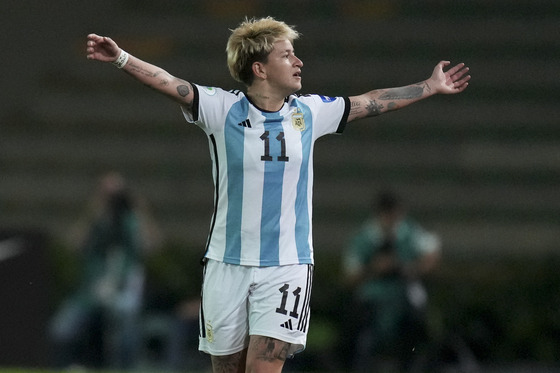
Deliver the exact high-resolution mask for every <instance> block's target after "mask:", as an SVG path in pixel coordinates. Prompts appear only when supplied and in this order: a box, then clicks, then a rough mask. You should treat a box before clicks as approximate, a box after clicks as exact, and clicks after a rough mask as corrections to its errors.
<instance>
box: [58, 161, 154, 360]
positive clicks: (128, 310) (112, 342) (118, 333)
mask: <svg viewBox="0 0 560 373" xmlns="http://www.w3.org/2000/svg"><path fill="white" fill-rule="evenodd" d="M136 202H137V201H136V200H135V199H134V198H133V197H132V194H131V193H130V191H129V190H128V189H127V187H126V185H125V181H124V179H123V178H122V176H121V175H120V174H118V173H114V172H111V173H108V174H106V175H104V176H103V177H102V178H101V181H100V183H99V187H98V190H97V194H96V196H95V198H94V201H93V203H94V204H93V209H92V212H93V214H92V216H90V217H89V218H88V221H87V222H85V223H86V224H87V226H86V227H85V229H82V231H83V232H84V233H85V235H84V234H82V235H83V237H82V238H80V239H79V242H80V243H79V244H77V245H76V246H77V247H78V249H79V253H78V255H79V258H80V279H79V284H78V287H77V289H76V291H75V292H74V293H73V294H71V295H70V296H69V297H68V298H67V299H66V300H65V301H64V302H63V304H62V305H61V307H60V309H59V310H58V312H57V313H56V315H55V317H54V319H53V321H52V323H51V326H50V336H51V338H52V341H53V345H54V348H55V350H56V351H55V360H56V361H55V363H56V365H57V366H58V367H61V368H63V367H68V366H71V365H78V366H88V367H95V368H102V367H106V366H114V367H118V368H131V367H133V365H134V363H135V360H136V358H137V349H138V346H139V345H138V343H139V337H140V336H139V334H138V330H139V327H138V326H139V325H138V321H139V316H140V311H141V307H142V304H143V289H144V268H143V264H142V258H141V257H142V249H143V244H144V243H145V241H144V240H143V237H142V236H143V233H142V232H141V217H140V214H139V212H138V210H137V205H136Z"/></svg>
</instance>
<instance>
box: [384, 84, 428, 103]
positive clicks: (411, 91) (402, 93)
mask: <svg viewBox="0 0 560 373" xmlns="http://www.w3.org/2000/svg"><path fill="white" fill-rule="evenodd" d="M423 93H424V87H422V86H419V85H413V86H408V87H401V88H391V89H388V90H387V91H385V93H383V94H382V95H381V96H379V99H380V100H410V99H414V98H419V97H422V94H423Z"/></svg>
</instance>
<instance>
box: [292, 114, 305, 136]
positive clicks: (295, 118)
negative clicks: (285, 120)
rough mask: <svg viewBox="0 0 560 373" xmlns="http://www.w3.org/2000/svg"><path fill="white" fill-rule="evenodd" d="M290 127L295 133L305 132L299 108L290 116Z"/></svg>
mask: <svg viewBox="0 0 560 373" xmlns="http://www.w3.org/2000/svg"><path fill="white" fill-rule="evenodd" d="M292 127H294V129H295V130H296V131H300V132H303V131H304V130H305V120H304V119H303V112H302V111H301V109H300V108H296V110H295V111H294V113H293V114H292Z"/></svg>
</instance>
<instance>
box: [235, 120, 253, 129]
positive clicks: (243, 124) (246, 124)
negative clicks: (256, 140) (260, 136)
mask: <svg viewBox="0 0 560 373" xmlns="http://www.w3.org/2000/svg"><path fill="white" fill-rule="evenodd" d="M237 125H238V126H241V127H246V128H251V122H250V121H249V119H245V120H244V121H243V122H239V123H237Z"/></svg>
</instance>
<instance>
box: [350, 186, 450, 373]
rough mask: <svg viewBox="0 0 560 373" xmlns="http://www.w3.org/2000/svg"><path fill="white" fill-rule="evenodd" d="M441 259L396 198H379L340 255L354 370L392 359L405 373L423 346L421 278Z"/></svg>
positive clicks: (433, 239)
mask: <svg viewBox="0 0 560 373" xmlns="http://www.w3.org/2000/svg"><path fill="white" fill-rule="evenodd" d="M439 258H440V239H439V238H438V236H436V235H435V234H433V233H430V232H428V231H426V230H425V229H423V228H422V227H421V226H420V225H419V224H418V223H416V222H415V221H414V220H412V219H411V218H409V217H408V216H407V213H406V211H405V208H404V206H403V204H402V202H401V201H400V199H399V197H398V196H397V195H396V194H395V193H393V192H391V191H384V192H381V193H379V195H378V196H377V199H376V202H375V204H374V215H373V216H372V217H371V218H370V219H369V220H367V221H366V222H365V224H364V225H363V226H362V228H361V229H360V230H359V231H358V233H357V234H356V235H355V236H354V237H353V238H352V240H351V242H350V244H349V246H348V248H347V249H346V251H345V253H344V274H345V280H346V283H347V285H348V286H349V287H350V289H351V291H352V297H353V299H352V300H353V303H352V307H350V313H349V315H348V317H347V318H346V322H348V323H350V324H353V326H354V327H353V333H349V334H350V335H353V338H354V343H355V346H354V354H355V356H354V358H353V366H354V369H355V370H357V371H364V372H365V371H367V372H371V371H376V370H375V369H374V368H375V365H376V364H377V363H381V362H383V360H384V359H385V358H386V357H387V356H390V357H392V358H393V359H395V358H396V361H397V364H398V369H399V370H401V371H407V370H409V368H410V364H411V362H412V359H413V358H414V355H415V351H417V350H418V349H419V347H420V346H421V344H422V343H425V342H426V330H425V308H426V304H427V293H426V290H425V288H424V286H423V284H422V278H423V276H424V275H426V274H427V273H428V272H430V271H431V270H433V269H434V268H435V267H436V265H437V263H438V261H439ZM372 364H373V365H372ZM372 368H373V369H372Z"/></svg>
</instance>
